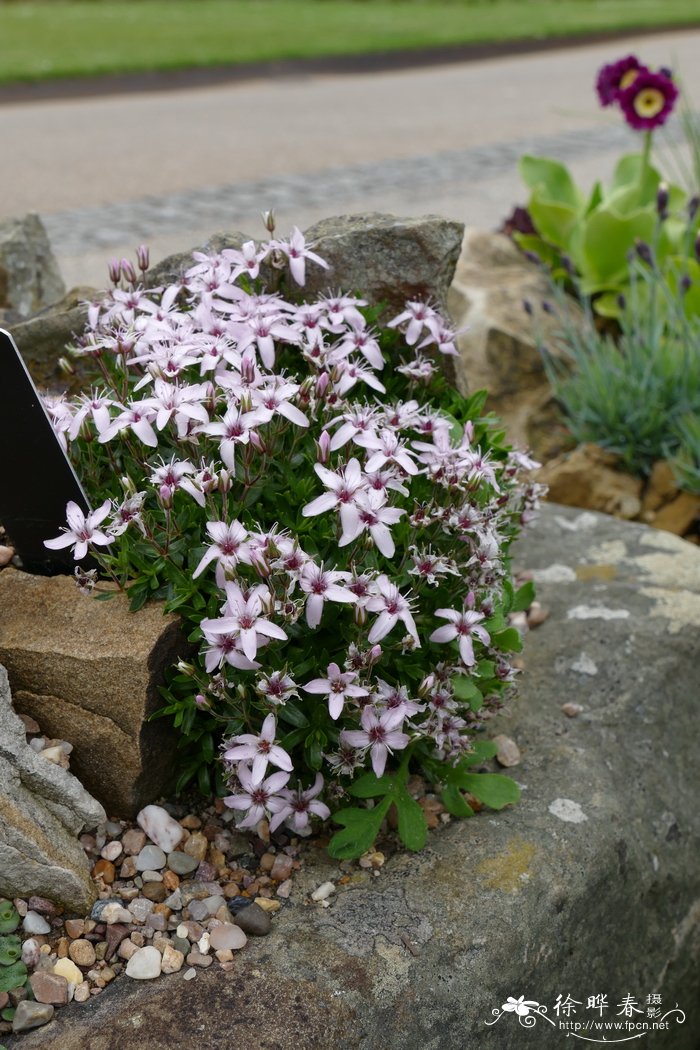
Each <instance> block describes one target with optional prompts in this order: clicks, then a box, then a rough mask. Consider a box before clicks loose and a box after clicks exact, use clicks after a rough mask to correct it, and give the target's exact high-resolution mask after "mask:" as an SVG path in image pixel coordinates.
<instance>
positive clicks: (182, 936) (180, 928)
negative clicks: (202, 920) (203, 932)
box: [175, 922, 189, 941]
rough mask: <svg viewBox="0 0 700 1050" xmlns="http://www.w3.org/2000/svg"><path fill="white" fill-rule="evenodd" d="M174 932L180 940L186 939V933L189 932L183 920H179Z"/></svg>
mask: <svg viewBox="0 0 700 1050" xmlns="http://www.w3.org/2000/svg"><path fill="white" fill-rule="evenodd" d="M175 933H176V934H177V936H178V937H179V938H180V940H183V941H184V940H186V939H187V934H188V933H189V930H188V929H187V927H186V926H185V924H184V922H181V923H180V925H179V926H178V928H177V929H176V930H175Z"/></svg>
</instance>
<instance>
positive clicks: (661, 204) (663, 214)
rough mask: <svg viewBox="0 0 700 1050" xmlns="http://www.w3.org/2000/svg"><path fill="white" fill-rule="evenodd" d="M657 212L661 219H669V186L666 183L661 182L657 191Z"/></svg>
mask: <svg viewBox="0 0 700 1050" xmlns="http://www.w3.org/2000/svg"><path fill="white" fill-rule="evenodd" d="M656 212H657V214H658V216H659V218H660V219H667V218H668V185H667V184H666V183H665V182H660V183H659V188H658V190H657V191H656Z"/></svg>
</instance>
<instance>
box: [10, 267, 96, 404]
mask: <svg viewBox="0 0 700 1050" xmlns="http://www.w3.org/2000/svg"><path fill="white" fill-rule="evenodd" d="M98 296H99V293H98V292H97V291H96V290H95V289H94V288H83V287H79V288H72V289H71V290H70V291H69V292H67V293H66V294H65V295H64V294H63V293H61V296H60V297H57V301H56V302H53V303H52V304H51V305H50V306H47V307H45V308H44V309H38V310H37V312H36V313H32V315H31V316H30V317H25V318H22V319H18V320H16V321H13V323H12V324H11V325H10V327H9V331H10V333H11V335H12V337H13V339H14V340H15V342H16V343H17V346H18V348H19V350H20V353H21V354H22V357H23V358H24V361H25V363H26V365H27V368H28V369H29V371H30V372H31V374H32V378H33V379H34V381H35V382H36V383H39V384H41V385H45V386H48V387H58V388H59V389H60V390H65V389H66V387H68V388H69V389H78V388H79V387H80V384H81V381H82V377H83V373H84V368H83V365H82V363H81V361H80V359H79V358H76V359H75V360H74V362H73V364H74V367H75V369H76V376H75V378H74V379H73V380H71V379H68V378H66V376H65V374H64V373H63V372H62V371H61V369H60V366H59V363H58V361H59V358H61V357H65V356H67V355H66V347H67V346H69V345H71V344H74V343H75V340H76V338H77V336H79V335H81V334H82V332H83V331H84V330H85V325H86V323H87V306H86V305H85V304H86V303H87V302H90V301H92V300H93V299H95V298H97V297H98Z"/></svg>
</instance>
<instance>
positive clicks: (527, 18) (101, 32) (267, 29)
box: [0, 0, 700, 83]
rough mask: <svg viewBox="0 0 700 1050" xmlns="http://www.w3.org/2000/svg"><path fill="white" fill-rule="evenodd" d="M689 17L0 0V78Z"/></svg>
mask: <svg viewBox="0 0 700 1050" xmlns="http://www.w3.org/2000/svg"><path fill="white" fill-rule="evenodd" d="M692 21H697V23H698V24H700V9H699V8H698V3H697V0H102V2H90V0H82V2H81V0H65V2H64V0H44V2H39V3H31V2H28V3H25V2H14V3H8V2H7V0H6V2H5V3H3V2H2V0H0V43H1V45H2V46H1V47H0V82H4V83H8V82H12V81H21V80H25V81H31V80H43V79H47V78H53V77H74V76H91V75H99V74H103V73H120V72H135V71H144V70H172V69H180V68H187V67H192V66H204V67H206V66H218V65H228V64H239V63H247V62H260V61H269V60H275V59H294V58H310V57H317V56H322V55H326V56H327V55H347V54H361V53H363V52H377V51H388V50H399V49H411V48H417V49H419V48H424V47H430V46H437V45H445V44H465V43H480V42H492V41H501V40H507V39H522V38H532V37H542V38H543V37H548V36H560V35H562V34H567V35H569V34H570V35H576V34H579V33H585V32H590V31H598V30H613V29H623V28H629V27H633V28H641V27H646V26H655V25H672V24H682V23H688V22H692Z"/></svg>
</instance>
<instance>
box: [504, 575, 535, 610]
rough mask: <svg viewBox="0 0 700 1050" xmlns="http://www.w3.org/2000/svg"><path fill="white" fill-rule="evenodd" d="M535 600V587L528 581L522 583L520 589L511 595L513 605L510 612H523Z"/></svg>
mask: <svg viewBox="0 0 700 1050" xmlns="http://www.w3.org/2000/svg"><path fill="white" fill-rule="evenodd" d="M534 600H535V585H534V583H533V582H532V581H531V580H530V581H528V582H527V583H524V584H523V585H522V587H518V589H517V591H516V592H515V594H514V595H513V605H512V608H511V610H510V611H511V612H525V611H526V610H527V609H529V608H530V606H531V605H532V603H533V602H534Z"/></svg>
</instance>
